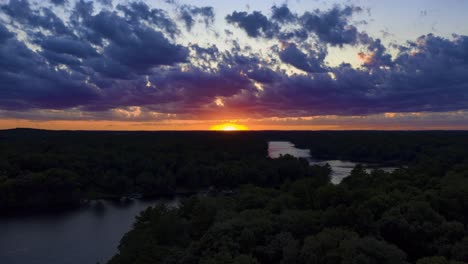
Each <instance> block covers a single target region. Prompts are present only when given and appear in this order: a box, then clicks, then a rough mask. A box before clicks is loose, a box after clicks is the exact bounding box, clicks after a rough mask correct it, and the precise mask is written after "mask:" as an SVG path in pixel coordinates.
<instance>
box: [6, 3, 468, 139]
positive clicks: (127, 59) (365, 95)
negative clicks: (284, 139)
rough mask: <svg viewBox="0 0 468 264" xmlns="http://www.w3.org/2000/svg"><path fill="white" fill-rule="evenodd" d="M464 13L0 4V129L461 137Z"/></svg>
mask: <svg viewBox="0 0 468 264" xmlns="http://www.w3.org/2000/svg"><path fill="white" fill-rule="evenodd" d="M466 14H468V1H465V0H444V1H442V0H437V1H436V0H411V1H408V0H405V1H403V0H392V1H385V0H347V1H338V0H335V1H315V0H290V1H253V0H250V1H248V0H237V1H219V0H191V1H190V0H145V1H132V0H131V1H128V0H122V1H121V0H98V1H87V0H80V1H75V0H49V1H45V0H44V1H38V0H0V129H7V128H15V127H31V128H44V129H73V130H205V129H210V128H211V127H214V126H216V125H219V124H223V123H230V124H233V125H235V126H242V127H248V128H249V129H251V130H265V129H275V130H276V129H279V130H283V129H284V130H309V129H310V130H317V129H320V130H343V129H382V130H398V129H403V130H422V129H468V26H467V25H468V16H467V15H466ZM231 128H232V126H231Z"/></svg>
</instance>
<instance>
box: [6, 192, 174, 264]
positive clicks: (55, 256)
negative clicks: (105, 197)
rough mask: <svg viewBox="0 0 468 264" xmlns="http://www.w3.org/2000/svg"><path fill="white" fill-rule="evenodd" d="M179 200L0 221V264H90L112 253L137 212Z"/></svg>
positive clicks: (94, 205)
mask: <svg viewBox="0 0 468 264" xmlns="http://www.w3.org/2000/svg"><path fill="white" fill-rule="evenodd" d="M161 203H164V204H167V205H168V206H177V205H178V204H179V199H178V198H175V199H170V200H164V199H161V200H152V201H140V200H135V201H129V202H110V201H93V202H91V203H90V204H89V206H86V207H84V208H79V209H76V210H70V211H67V212H60V213H59V212H56V213H44V214H33V215H24V216H9V217H3V216H2V217H0V263H1V264H96V263H97V262H98V261H99V262H100V263H102V264H103V263H105V262H106V261H108V260H109V259H110V258H111V257H112V256H113V255H114V254H115V253H116V252H117V246H118V244H119V241H120V239H121V238H122V236H123V235H124V234H125V233H126V232H128V231H129V230H130V229H131V226H132V224H133V223H134V221H135V216H137V215H138V214H139V213H140V212H141V211H143V210H144V209H146V208H147V207H148V206H152V205H156V204H161Z"/></svg>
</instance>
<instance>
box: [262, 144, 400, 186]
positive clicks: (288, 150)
mask: <svg viewBox="0 0 468 264" xmlns="http://www.w3.org/2000/svg"><path fill="white" fill-rule="evenodd" d="M286 154H289V155H291V156H294V157H297V158H305V159H307V160H308V161H309V164H310V165H325V164H327V163H328V164H330V167H331V169H332V173H331V182H332V183H333V184H339V183H340V182H341V181H342V180H343V179H344V178H346V177H348V176H349V175H350V174H351V171H352V170H353V168H354V167H355V166H356V165H357V164H358V163H356V162H351V161H345V160H316V159H313V157H312V156H311V155H310V150H308V149H299V148H296V147H295V146H294V144H292V143H291V142H288V141H270V142H268V156H269V157H270V158H272V159H276V158H279V157H280V156H281V155H286ZM360 164H362V165H364V166H366V167H368V168H379V169H383V170H384V171H393V170H395V169H396V168H394V167H385V166H379V165H378V164H368V163H360ZM369 170H370V169H369Z"/></svg>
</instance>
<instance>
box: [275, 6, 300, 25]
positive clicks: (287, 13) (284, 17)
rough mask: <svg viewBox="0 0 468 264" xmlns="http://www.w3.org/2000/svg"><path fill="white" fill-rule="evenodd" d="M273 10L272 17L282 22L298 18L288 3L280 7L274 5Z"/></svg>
mask: <svg viewBox="0 0 468 264" xmlns="http://www.w3.org/2000/svg"><path fill="white" fill-rule="evenodd" d="M271 11H272V15H271V18H272V19H273V20H275V21H278V22H280V23H289V22H293V21H295V20H296V19H297V16H296V15H294V14H293V13H292V12H291V10H290V9H289V7H288V6H287V5H282V6H280V7H277V6H273V7H272V8H271Z"/></svg>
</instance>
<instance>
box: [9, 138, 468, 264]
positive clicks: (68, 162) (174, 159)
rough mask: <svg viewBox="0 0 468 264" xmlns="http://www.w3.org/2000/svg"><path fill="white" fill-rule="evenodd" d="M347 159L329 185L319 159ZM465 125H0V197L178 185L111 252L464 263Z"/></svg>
mask: <svg viewBox="0 0 468 264" xmlns="http://www.w3.org/2000/svg"><path fill="white" fill-rule="evenodd" d="M270 140H288V141H291V142H293V143H295V144H296V146H298V147H301V148H310V149H311V153H312V155H313V156H314V157H317V158H334V159H350V160H354V161H357V162H368V161H373V162H388V163H392V164H396V165H400V169H397V170H395V171H393V172H385V171H383V170H379V169H376V170H373V171H371V172H368V171H367V170H365V169H364V167H363V166H361V165H357V166H356V167H355V168H354V169H353V171H352V172H351V175H350V177H348V178H346V179H345V180H343V182H342V183H340V184H339V185H334V184H331V183H330V172H331V171H330V167H329V166H309V164H308V162H307V161H306V160H304V159H297V158H294V157H292V156H289V155H286V156H283V157H281V158H279V159H270V158H268V157H267V142H268V141H270ZM467 145H468V132H441V131H437V132H435V131H434V132H431V131H428V132H380V131H360V132H358V131H346V132H345V131H343V132H327V131H321V132H278V131H264V132H237V133H223V132H71V131H68V132H63V131H40V130H27V129H22V130H9V131H2V132H0V209H1V210H2V211H8V210H32V209H38V208H46V207H48V208H50V207H52V206H57V207H63V206H65V207H67V206H74V205H79V203H80V202H81V201H82V200H83V199H97V198H116V197H122V196H125V195H131V194H134V193H139V194H143V195H144V196H153V195H173V194H176V193H183V192H187V193H189V192H193V193H197V192H199V191H200V190H206V189H207V188H212V189H213V188H214V189H215V190H231V191H232V192H210V193H209V194H201V193H198V194H195V195H192V196H187V198H186V199H184V200H183V202H182V203H181V205H180V206H179V207H178V208H167V207H164V206H155V207H150V208H148V209H147V210H145V211H143V212H142V213H141V214H140V215H139V216H138V217H137V219H136V221H135V223H134V226H133V228H132V230H131V231H130V232H128V233H127V234H126V235H125V236H124V237H123V238H122V240H121V242H120V245H119V248H118V253H117V254H116V255H115V256H114V257H113V258H112V259H111V260H110V261H109V264H130V263H131V264H146V263H168V264H169V263H174V264H175V263H181V264H182V263H187V264H189V263H193V264H195V263H200V264H209V263H226V264H244V263H245V264H248V263H283V264H286V263H299V264H301V263H304V264H305V263H323V264H335V263H336V264H341V263H343V264H345V263H346V264H348V263H349V264H351V263H356V264H358V263H359V264H361V263H362V264H374V263H375V264H380V263H383V264H385V263H389V264H390V263H392V264H393V263H415V264H460V263H468V226H467V224H468V149H467V148H466V146H467Z"/></svg>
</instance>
